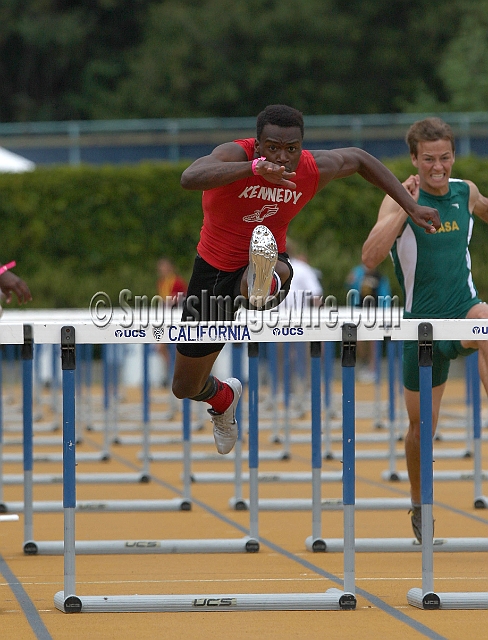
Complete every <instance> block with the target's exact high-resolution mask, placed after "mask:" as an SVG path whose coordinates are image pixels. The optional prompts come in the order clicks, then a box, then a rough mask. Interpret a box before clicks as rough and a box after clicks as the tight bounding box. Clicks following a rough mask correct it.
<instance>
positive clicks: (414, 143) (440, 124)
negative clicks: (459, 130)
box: [405, 118, 456, 158]
mask: <svg viewBox="0 0 488 640" xmlns="http://www.w3.org/2000/svg"><path fill="white" fill-rule="evenodd" d="M423 140H424V141H425V140H429V141H435V140H449V141H450V142H451V146H452V151H453V153H454V152H455V151H456V145H455V142H454V133H453V132H452V129H451V127H450V126H449V125H448V124H447V123H446V122H444V120H441V119H440V118H425V120H418V121H417V122H414V123H413V125H412V126H411V127H410V129H409V130H408V131H407V135H406V137H405V141H406V143H407V144H408V148H409V150H410V154H411V155H412V156H413V157H414V158H416V157H417V151H418V143H419V142H421V141H423Z"/></svg>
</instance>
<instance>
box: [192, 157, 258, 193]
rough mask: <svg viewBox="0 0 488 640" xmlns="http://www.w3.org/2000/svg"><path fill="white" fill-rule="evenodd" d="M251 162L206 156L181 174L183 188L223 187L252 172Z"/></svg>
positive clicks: (246, 176) (205, 188) (201, 189)
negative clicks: (222, 159)
mask: <svg viewBox="0 0 488 640" xmlns="http://www.w3.org/2000/svg"><path fill="white" fill-rule="evenodd" d="M251 165H252V162H250V161H245V162H222V161H220V160H215V159H213V158H210V156H207V157H206V158H200V160H196V161H195V162H194V163H193V164H191V165H190V166H189V167H188V169H186V170H185V171H184V172H183V174H182V176H181V186H182V187H183V189H191V190H200V191H205V190H207V189H215V188H216V187H225V186H226V185H228V184H231V183H232V182H235V181H236V180H242V179H243V178H248V177H249V176H251V175H253V174H252V168H251Z"/></svg>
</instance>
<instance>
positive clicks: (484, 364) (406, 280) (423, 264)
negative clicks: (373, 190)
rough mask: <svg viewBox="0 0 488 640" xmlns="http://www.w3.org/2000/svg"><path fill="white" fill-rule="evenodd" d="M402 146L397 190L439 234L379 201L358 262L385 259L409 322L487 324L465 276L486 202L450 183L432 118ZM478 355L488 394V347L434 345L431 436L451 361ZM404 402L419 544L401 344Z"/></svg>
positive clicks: (412, 402)
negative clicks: (405, 168)
mask: <svg viewBox="0 0 488 640" xmlns="http://www.w3.org/2000/svg"><path fill="white" fill-rule="evenodd" d="M406 141H407V144H408V146H409V150H410V157H411V159H412V164H413V166H414V167H415V168H416V169H417V171H418V174H417V175H411V176H410V177H409V178H408V179H407V180H405V182H404V183H403V186H404V187H405V189H407V191H408V192H409V193H410V194H411V195H412V197H413V198H414V200H417V202H418V203H419V204H423V205H430V206H432V207H435V208H436V209H437V210H438V211H439V215H440V219H441V227H440V229H439V230H438V231H437V233H436V234H435V235H427V234H425V233H417V231H416V230H415V229H414V228H413V226H412V225H411V224H409V221H408V219H407V216H406V214H405V212H404V211H403V210H402V209H401V208H400V207H399V206H398V205H397V204H396V203H395V201H394V200H392V199H391V198H390V197H388V196H387V197H386V198H384V200H383V202H382V204H381V207H380V210H379V213H378V220H377V222H376V224H375V226H374V227H373V229H372V230H371V233H370V234H369V236H368V238H367V240H366V242H365V243H364V245H363V254H362V259H363V262H364V264H365V265H366V266H367V267H369V268H374V267H376V266H377V265H378V264H379V263H380V262H382V261H383V260H384V259H385V258H386V257H387V256H388V254H389V253H390V252H391V255H392V258H393V260H394V263H395V271H396V275H397V277H398V280H399V282H400V285H401V287H402V289H403V293H404V309H405V312H404V315H405V317H408V318H479V319H483V318H484V319H486V318H488V305H487V304H485V303H483V302H481V301H480V299H479V298H478V294H477V291H476V288H475V286H474V283H473V280H472V276H471V259H470V256H469V250H468V246H469V241H470V239H471V234H472V229H473V213H474V214H475V215H477V216H479V217H480V218H481V219H482V220H484V221H485V222H488V198H486V197H485V196H483V195H481V193H480V192H479V189H478V187H477V186H476V185H475V184H474V183H473V182H471V181H469V180H465V181H462V180H452V179H451V171H452V166H453V164H454V159H455V146H454V135H453V132H452V130H451V128H450V127H449V125H447V124H446V123H445V122H443V121H442V120H440V119H439V118H427V119H425V120H421V121H419V122H416V123H415V124H413V125H412V126H411V127H410V129H409V130H408V133H407V136H406ZM474 349H478V350H479V372H480V377H481V381H482V383H483V386H484V388H485V390H486V392H487V393H488V342H487V341H484V340H480V341H475V340H472V341H467V340H463V341H437V342H435V343H434V365H433V371H432V386H433V389H432V414H433V415H432V425H433V430H434V432H435V429H436V426H437V419H438V416H439V409H440V404H441V400H442V395H443V393H444V390H445V386H446V381H447V376H448V373H449V364H450V361H451V360H452V359H454V358H456V357H457V356H458V355H467V354H468V353H471V352H472V351H473V350H474ZM403 374H404V385H405V402H406V406H407V412H408V418H409V427H408V433H407V435H406V438H405V453H406V459H407V468H408V475H409V479H410V492H411V497H412V527H413V530H414V533H415V536H416V537H417V539H418V540H419V542H421V541H422V523H421V509H420V396H419V375H418V354H417V343H416V342H413V343H412V342H405V343H404V353H403Z"/></svg>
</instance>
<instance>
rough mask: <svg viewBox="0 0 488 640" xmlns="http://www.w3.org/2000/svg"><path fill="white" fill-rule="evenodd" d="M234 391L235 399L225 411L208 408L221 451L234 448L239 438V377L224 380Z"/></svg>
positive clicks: (216, 442) (216, 441)
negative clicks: (237, 413)
mask: <svg viewBox="0 0 488 640" xmlns="http://www.w3.org/2000/svg"><path fill="white" fill-rule="evenodd" d="M223 382H225V383H227V384H228V385H229V387H230V388H231V389H232V391H233V392H234V400H233V401H232V404H231V405H230V407H229V408H228V409H226V410H225V411H224V413H217V412H216V411H214V410H213V409H207V411H208V413H209V414H210V418H211V420H212V422H213V425H214V428H213V434H214V440H215V445H216V446H217V451H218V452H219V453H223V454H224V453H229V452H230V451H232V449H233V448H234V445H235V443H236V440H237V420H236V407H237V403H238V402H239V398H240V397H241V394H242V384H241V383H240V381H239V380H238V379H237V378H227V380H223Z"/></svg>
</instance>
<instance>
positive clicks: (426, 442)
mask: <svg viewBox="0 0 488 640" xmlns="http://www.w3.org/2000/svg"><path fill="white" fill-rule="evenodd" d="M418 336H419V381H420V491H421V503H422V507H421V509H422V593H421V595H422V597H421V599H420V598H419V597H418V596H419V594H418V590H417V591H415V595H414V594H412V593H411V592H413V591H414V590H410V592H409V595H408V596H407V598H408V601H409V604H412V605H414V606H417V607H419V608H422V609H438V608H439V606H440V601H439V596H438V595H437V594H436V593H434V527H433V522H432V505H433V494H434V491H433V478H434V469H433V462H432V460H433V454H434V450H433V438H432V362H433V361H432V355H433V330H432V325H431V324H430V323H428V322H422V323H420V324H419V329H418ZM409 596H410V597H409ZM412 596H413V597H412Z"/></svg>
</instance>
